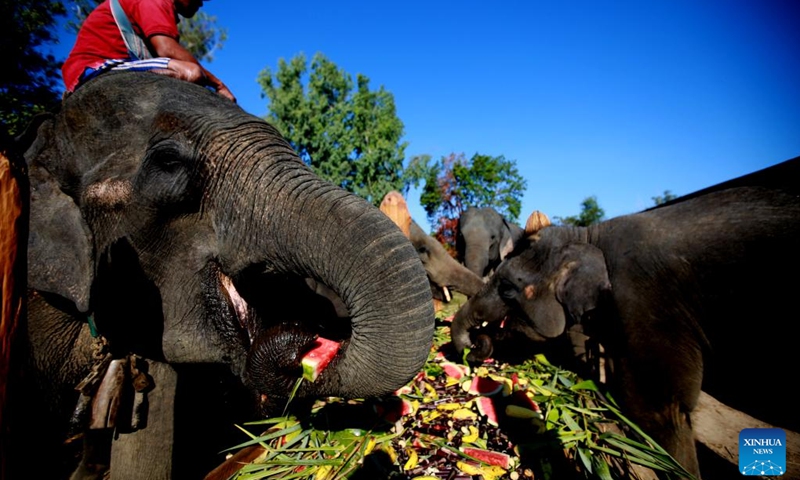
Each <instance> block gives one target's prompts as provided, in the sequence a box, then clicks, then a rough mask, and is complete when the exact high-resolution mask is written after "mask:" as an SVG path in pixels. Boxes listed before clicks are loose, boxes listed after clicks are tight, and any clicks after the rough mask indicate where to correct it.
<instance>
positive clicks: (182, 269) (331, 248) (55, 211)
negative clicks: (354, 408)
mask: <svg viewBox="0 0 800 480" xmlns="http://www.w3.org/2000/svg"><path fill="white" fill-rule="evenodd" d="M37 126H38V129H37V130H36V131H34V134H35V139H34V141H33V143H32V144H31V145H30V148H28V149H27V152H26V154H25V158H26V160H27V163H28V167H29V176H30V182H31V227H30V228H31V230H30V238H29V244H28V245H29V246H28V248H29V252H28V258H29V275H28V282H29V287H30V288H31V290H30V294H29V306H28V309H29V312H28V313H29V315H28V322H27V326H26V329H25V332H22V334H21V335H20V337H22V338H24V341H23V342H22V343H21V344H20V345H19V349H18V351H20V352H21V353H23V355H22V356H20V357H17V362H18V363H16V364H15V367H16V369H17V371H18V372H20V373H21V375H20V377H21V380H20V382H21V383H20V384H19V385H20V388H19V389H17V390H15V392H18V393H19V395H17V399H16V401H15V405H14V406H15V407H16V411H15V413H14V414H13V415H11V417H12V418H14V419H15V421H16V422H17V423H16V424H15V425H12V430H11V432H12V433H13V434H14V435H15V439H16V440H15V441H14V442H13V443H14V445H16V446H17V447H18V451H14V452H12V454H11V455H9V457H8V458H12V459H13V460H14V461H15V462H14V463H15V465H14V467H15V468H16V470H12V477H14V478H18V477H19V478H21V475H20V472H26V471H30V469H32V468H35V469H36V472H37V476H42V477H48V478H51V476H54V477H57V478H58V477H59V475H60V471H59V467H62V468H64V469H66V468H69V466H70V465H69V464H70V463H71V462H70V460H71V458H68V457H69V455H70V454H71V453H72V452H66V454H63V455H61V456H59V453H58V452H62V451H63V449H62V448H61V443H62V442H63V441H64V438H65V437H64V435H65V434H66V431H67V421H68V420H69V418H70V416H71V414H72V410H73V408H74V406H75V404H76V399H77V398H78V396H77V392H76V391H75V390H74V387H75V385H76V384H77V383H78V381H79V380H81V379H82V378H83V377H84V376H85V375H86V374H87V373H88V371H89V367H90V366H91V365H92V356H91V355H92V348H93V340H92V337H91V335H90V328H89V325H88V322H91V323H92V324H93V325H96V328H97V330H98V331H99V333H100V334H101V335H102V336H103V337H104V338H106V339H107V340H108V343H109V346H110V349H111V352H112V355H113V356H114V357H121V356H125V355H128V354H129V353H131V352H133V353H136V354H139V355H141V356H143V357H146V358H148V359H154V360H160V361H163V362H168V363H169V364H171V365H173V366H174V367H175V369H176V370H177V372H178V382H177V383H178V392H177V395H176V397H175V398H174V401H175V402H176V404H177V405H181V406H176V411H178V413H179V414H180V415H181V416H182V418H183V419H184V420H185V425H184V424H182V423H179V421H178V419H176V424H177V425H179V427H183V426H186V427H187V428H190V427H194V431H192V433H189V434H187V433H186V432H188V431H189V430H184V431H182V432H181V433H180V434H179V435H176V438H179V440H180V439H182V440H183V444H182V445H184V448H183V450H182V451H184V452H185V453H187V454H188V456H189V458H187V459H186V461H185V462H184V463H183V464H181V465H180V466H176V467H175V468H177V469H178V470H179V472H178V473H179V475H178V476H180V477H184V478H195V477H199V476H201V475H202V474H203V472H207V471H208V470H209V469H210V468H209V467H211V466H213V465H214V463H215V462H218V461H219V460H220V459H221V457H219V456H218V452H219V451H220V450H221V449H223V448H226V447H230V446H232V444H231V443H224V444H220V443H219V438H223V437H218V436H217V435H216V434H215V432H214V430H213V427H215V426H216V423H217V422H218V419H219V418H224V415H226V414H227V415H231V416H232V417H231V418H236V419H237V421H244V420H247V419H252V418H253V416H254V415H256V414H260V415H263V414H270V413H273V412H275V411H276V409H280V408H282V407H283V406H284V404H285V401H286V398H287V397H288V396H289V394H290V391H291V389H292V387H293V386H294V385H295V383H296V381H297V379H298V378H299V376H300V374H301V371H300V369H299V359H300V357H301V355H302V354H303V353H304V351H305V350H307V349H308V348H309V347H310V346H311V344H312V342H313V340H314V339H315V338H316V336H317V335H323V336H328V337H329V338H332V339H335V340H340V341H341V342H342V347H341V349H340V351H339V353H338V354H337V356H336V358H335V359H334V361H333V362H332V364H331V365H330V366H329V367H328V369H326V370H325V371H324V372H323V373H322V375H321V376H320V377H319V378H318V379H317V380H316V381H315V382H314V383H310V382H303V383H302V384H301V386H300V389H299V391H298V392H297V397H296V398H298V399H302V398H313V397H317V396H327V395H336V396H344V397H357V398H362V397H372V396H380V395H384V394H387V393H390V392H393V391H395V390H396V389H397V388H399V387H400V386H402V385H404V384H405V383H407V382H408V381H409V380H410V379H411V378H412V377H413V376H414V375H415V374H416V373H417V372H418V371H419V370H420V368H421V367H422V365H423V364H424V362H425V360H426V358H427V355H428V353H429V350H430V345H431V341H432V335H433V328H434V312H433V305H432V301H431V293H430V289H429V287H428V283H427V280H426V276H425V271H424V269H423V268H422V265H421V264H420V262H419V258H418V255H417V253H416V252H415V251H414V248H413V247H412V245H411V244H410V242H409V241H408V239H407V238H406V237H405V236H403V234H402V233H401V232H400V231H399V229H398V228H397V227H396V226H395V225H394V224H393V223H392V222H391V221H390V220H389V219H387V218H386V217H385V216H384V215H383V214H381V212H380V211H379V210H378V209H377V208H374V207H373V206H371V205H369V204H368V203H367V202H366V201H365V200H363V199H361V198H359V197H357V196H355V195H353V194H350V193H348V192H345V191H344V190H342V189H340V188H337V187H335V186H333V185H331V184H330V183H328V182H325V181H322V180H320V179H319V178H318V177H317V176H315V175H314V174H313V173H312V172H311V170H310V169H309V168H308V167H307V166H306V165H305V164H304V163H303V162H302V161H301V160H300V159H299V158H298V156H297V155H296V154H295V152H294V151H292V149H291V148H290V146H289V144H288V143H287V142H286V141H285V140H284V139H283V138H282V137H281V136H280V134H279V133H278V132H277V131H276V130H275V129H274V128H273V127H272V126H270V125H269V124H267V123H266V122H264V121H263V120H261V119H259V118H257V117H255V116H252V115H249V114H247V113H246V112H244V111H243V110H241V108H240V107H238V106H236V105H235V104H233V103H231V102H229V101H227V100H225V99H224V98H221V97H219V96H218V95H215V94H214V93H212V92H210V91H208V90H206V89H204V88H202V87H199V86H197V85H193V84H189V83H186V82H181V81H177V80H174V79H171V78H168V77H165V76H160V75H153V74H151V73H133V72H122V73H107V74H104V75H102V76H100V77H98V78H97V79H94V80H92V81H91V82H89V83H88V84H86V85H85V86H83V87H81V88H80V89H79V90H77V91H76V92H75V93H74V94H72V95H70V96H69V97H68V98H67V99H66V100H65V101H64V102H63V106H62V108H61V111H60V112H58V113H57V114H54V115H50V116H48V117H46V118H43V119H42V120H41V121H40V123H39V124H38V125H37ZM307 279H312V280H313V281H314V282H316V283H319V284H322V285H324V286H325V287H326V288H328V289H330V290H331V291H333V292H335V293H336V295H337V296H338V297H339V298H340V299H341V300H342V301H343V302H344V304H345V306H346V307H347V311H348V314H349V315H348V318H347V321H346V322H344V323H343V322H342V321H341V319H340V318H339V317H338V316H336V315H328V314H324V313H322V312H324V311H325V309H326V308H328V309H329V310H330V304H329V303H328V304H327V305H325V304H324V302H323V304H322V305H323V307H322V308H321V309H317V308H315V307H314V308H312V307H311V306H309V302H307V301H306V300H307V299H308V298H314V299H315V298H317V297H318V296H316V297H309V295H315V294H314V292H313V291H312V290H311V289H310V288H309V283H308V281H307ZM320 298H321V297H320ZM152 407H154V406H153V405H151V408H152ZM187 412H188V414H187ZM224 412H227V413H224ZM278 413H280V411H279V410H278ZM226 421H227V419H226ZM223 423H224V422H223ZM227 426H228V428H230V427H232V424H230V423H229V424H227ZM177 428H178V427H176V429H177ZM231 430H233V429H232V428H231ZM145 431H146V428H145ZM225 439H226V440H227V437H226V438H225ZM224 441H225V440H223V442H224ZM180 445H181V442H180V441H178V443H176V445H175V449H176V451H179V450H180V449H181V447H180ZM187 446H188V448H186V447H187ZM150 453H151V454H152V455H155V454H157V453H158V452H150ZM152 455H146V456H144V460H143V461H145V462H152V461H153V459H152ZM43 456H46V457H47V459H48V460H47V461H46V462H43V461H42V458H43ZM34 465H35V467H34ZM14 472H16V474H17V475H16V476H15V475H13V473H14ZM117 473H118V474H119V472H117ZM176 475H177V473H176Z"/></svg>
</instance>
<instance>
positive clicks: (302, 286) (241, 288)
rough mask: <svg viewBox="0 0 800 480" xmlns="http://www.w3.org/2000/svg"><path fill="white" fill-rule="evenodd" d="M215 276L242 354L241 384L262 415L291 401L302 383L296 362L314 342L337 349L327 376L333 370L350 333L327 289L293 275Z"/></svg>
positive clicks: (250, 273)
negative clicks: (320, 340) (251, 392)
mask: <svg viewBox="0 0 800 480" xmlns="http://www.w3.org/2000/svg"><path fill="white" fill-rule="evenodd" d="M216 271H217V283H218V288H219V291H221V292H222V294H223V297H224V298H225V300H226V302H227V307H228V308H227V310H228V312H229V313H230V317H232V318H231V319H230V322H229V323H231V324H232V325H231V326H232V327H234V328H235V330H236V332H237V336H238V338H239V339H240V342H241V344H242V347H243V348H244V350H245V351H246V352H247V353H246V361H245V365H244V373H243V380H244V381H245V384H246V385H248V386H249V387H251V388H252V389H254V390H256V391H257V392H258V393H259V395H260V402H261V403H262V406H261V407H262V410H264V411H269V408H273V407H277V405H276V403H279V402H282V401H284V400H285V399H287V398H288V397H289V396H290V393H291V392H292V391H293V390H294V389H295V386H296V384H297V381H298V379H300V378H301V377H302V373H303V371H302V365H301V360H302V358H303V356H304V354H305V353H307V352H308V351H309V350H310V349H311V348H312V347H313V346H314V344H315V341H316V339H317V338H318V337H324V338H326V339H329V340H335V341H338V342H340V344H341V345H342V348H340V350H339V353H338V355H337V357H336V358H334V359H333V360H332V361H331V363H330V364H329V367H328V370H330V369H332V368H335V365H336V363H337V362H338V360H339V359H340V358H341V356H342V355H343V352H344V351H345V350H346V346H347V344H348V343H349V340H350V337H351V334H352V328H351V323H350V317H349V314H348V312H346V311H344V312H343V311H342V308H343V307H341V306H340V305H339V303H340V302H341V300H340V299H339V298H338V297H335V294H334V293H332V292H333V291H332V290H331V289H329V288H327V287H326V286H323V285H319V284H316V283H315V282H313V281H310V280H307V279H304V278H301V277H299V276H296V275H295V276H292V275H277V274H271V273H263V271H262V272H260V273H259V272H256V271H247V272H243V273H240V274H238V275H236V276H234V277H230V276H228V275H226V274H224V273H223V272H222V271H221V270H220V269H219V268H217V269H216ZM315 286H316V288H317V290H315V289H314V288H313V287H315ZM318 291H322V292H323V293H325V294H327V295H328V296H326V295H323V294H321V293H318ZM329 297H331V298H329ZM341 304H343V302H341ZM337 307H338V309H337ZM326 371H327V370H326ZM322 376H324V372H323V374H322ZM322 376H321V377H322ZM317 381H320V379H319V378H318V379H317ZM281 406H282V405H281Z"/></svg>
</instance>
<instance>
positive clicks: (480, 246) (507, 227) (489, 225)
mask: <svg viewBox="0 0 800 480" xmlns="http://www.w3.org/2000/svg"><path fill="white" fill-rule="evenodd" d="M523 233H524V232H523V230H522V228H520V227H519V225H516V224H514V223H511V222H508V221H507V220H506V219H505V218H503V216H502V215H500V214H499V213H498V212H497V210H495V209H493V208H491V207H484V208H475V207H469V208H468V209H467V210H466V211H465V212H464V213H462V214H461V217H460V218H459V219H458V234H457V236H456V249H457V251H458V258H459V260H461V261H462V262H463V263H464V265H466V266H467V268H469V269H470V270H471V271H472V272H473V273H475V274H476V275H478V276H480V277H485V276H487V275H489V274H490V273H491V272H492V271H493V270H494V269H495V268H496V267H497V266H498V265H499V264H500V262H501V261H503V259H504V258H506V256H507V255H508V254H509V253H511V252H512V251H513V250H514V245H515V244H516V243H517V242H518V241H519V240H520V239H521V238H522V236H523Z"/></svg>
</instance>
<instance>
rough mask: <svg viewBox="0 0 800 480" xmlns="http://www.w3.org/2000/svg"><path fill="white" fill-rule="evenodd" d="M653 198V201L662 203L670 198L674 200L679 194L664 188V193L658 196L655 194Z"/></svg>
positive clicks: (657, 203) (658, 203)
mask: <svg viewBox="0 0 800 480" xmlns="http://www.w3.org/2000/svg"><path fill="white" fill-rule="evenodd" d="M652 198H653V202H654V203H655V204H656V205H661V204H662V203H667V202H669V201H670V200H674V199H676V198H678V196H677V195H673V194H672V192H670V191H669V190H664V195H658V196H655V197H652Z"/></svg>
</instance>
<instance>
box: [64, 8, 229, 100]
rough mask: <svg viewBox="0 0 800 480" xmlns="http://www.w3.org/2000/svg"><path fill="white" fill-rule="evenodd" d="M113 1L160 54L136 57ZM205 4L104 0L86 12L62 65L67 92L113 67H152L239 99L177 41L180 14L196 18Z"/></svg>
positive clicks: (146, 43)
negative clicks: (120, 23)
mask: <svg viewBox="0 0 800 480" xmlns="http://www.w3.org/2000/svg"><path fill="white" fill-rule="evenodd" d="M112 1H118V2H119V6H120V7H121V8H122V11H124V14H125V15H124V16H125V17H127V19H128V21H129V24H130V26H131V27H132V29H133V33H134V34H135V36H137V37H139V38H140V39H142V40H144V46H145V47H146V50H147V51H149V52H146V55H145V56H151V57H155V58H136V57H134V56H132V55H133V54H132V53H131V52H129V47H128V45H127V44H126V42H125V40H124V39H123V36H122V33H121V32H120V27H119V26H118V24H117V21H116V20H115V17H114V14H113V13H112V5H111V2H112ZM202 5H203V0H105V1H104V2H103V3H101V4H100V5H98V6H97V8H95V9H94V10H93V11H92V13H90V14H89V16H88V17H86V20H85V21H84V23H83V25H82V26H81V29H80V31H79V32H78V38H77V39H76V41H75V46H74V47H73V48H72V51H71V52H70V54H69V57H67V60H66V61H65V62H64V65H63V67H62V68H61V74H62V76H63V77H64V85H65V86H66V88H67V91H68V92H73V91H74V90H75V89H76V88H78V87H79V86H80V85H82V84H83V83H84V82H86V81H88V80H90V79H91V78H93V77H94V76H97V75H99V74H101V73H103V72H106V71H109V70H149V71H152V72H154V73H159V74H163V75H169V76H171V77H175V78H179V79H181V80H186V81H188V82H192V83H197V84H199V85H203V86H209V87H212V88H214V89H215V90H216V91H217V93H219V94H220V95H222V96H224V97H226V98H228V99H230V100H232V101H234V102H235V101H236V98H235V97H234V96H233V94H232V93H231V91H230V90H228V87H226V86H225V84H224V83H222V81H220V79H218V78H217V77H215V76H214V75H213V74H212V73H211V72H209V71H208V70H206V69H205V68H204V67H203V66H202V65H200V62H198V61H197V59H196V58H194V55H192V54H191V53H190V52H189V51H188V50H186V48H184V47H183V46H182V45H181V44H180V43H178V40H179V35H178V21H179V18H178V14H180V15H181V16H182V17H185V18H191V17H193V16H194V14H195V13H197V10H199V9H200V7H201V6H202ZM118 16H119V15H118ZM147 53H149V55H147Z"/></svg>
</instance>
